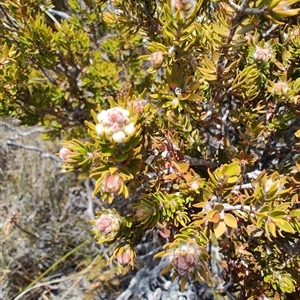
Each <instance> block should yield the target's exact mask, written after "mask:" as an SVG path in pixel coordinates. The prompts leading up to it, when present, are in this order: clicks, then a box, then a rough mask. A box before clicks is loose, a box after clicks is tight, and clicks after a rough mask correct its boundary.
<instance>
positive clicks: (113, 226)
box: [95, 211, 121, 239]
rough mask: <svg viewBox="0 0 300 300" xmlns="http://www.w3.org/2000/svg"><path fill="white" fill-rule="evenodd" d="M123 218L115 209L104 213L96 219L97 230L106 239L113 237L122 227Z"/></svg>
mask: <svg viewBox="0 0 300 300" xmlns="http://www.w3.org/2000/svg"><path fill="white" fill-rule="evenodd" d="M120 224H121V219H120V217H119V216H118V215H116V214H115V213H114V212H113V211H111V213H104V214H102V215H101V216H100V217H99V218H98V219H97V220H96V221H95V227H96V230H97V231H98V232H99V233H100V234H101V236H102V237H105V238H106V239H113V238H114V237H115V235H116V234H117V232H118V231H119V229H120Z"/></svg>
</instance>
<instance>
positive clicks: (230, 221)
mask: <svg viewBox="0 0 300 300" xmlns="http://www.w3.org/2000/svg"><path fill="white" fill-rule="evenodd" d="M224 222H225V224H226V225H227V226H229V227H232V228H237V227H238V226H237V221H236V218H235V217H234V216H233V215H232V214H229V213H226V214H225V215H224Z"/></svg>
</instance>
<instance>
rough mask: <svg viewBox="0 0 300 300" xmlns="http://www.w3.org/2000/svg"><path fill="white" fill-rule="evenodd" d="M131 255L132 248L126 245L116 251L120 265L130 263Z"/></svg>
mask: <svg viewBox="0 0 300 300" xmlns="http://www.w3.org/2000/svg"><path fill="white" fill-rule="evenodd" d="M132 255H133V254H132V250H131V249H130V247H129V246H128V247H125V248H124V249H122V250H121V251H119V252H118V253H117V255H116V260H117V262H118V263H119V264H120V265H122V266H126V265H129V264H130V263H131V260H132Z"/></svg>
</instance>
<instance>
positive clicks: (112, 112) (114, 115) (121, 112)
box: [106, 107, 129, 125]
mask: <svg viewBox="0 0 300 300" xmlns="http://www.w3.org/2000/svg"><path fill="white" fill-rule="evenodd" d="M128 116H129V112H128V111H127V110H126V109H123V108H120V107H114V108H111V109H109V110H107V120H106V121H107V123H108V124H109V125H112V124H113V123H119V124H122V123H126V121H127V119H128Z"/></svg>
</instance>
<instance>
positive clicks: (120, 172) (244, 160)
mask: <svg viewBox="0 0 300 300" xmlns="http://www.w3.org/2000/svg"><path fill="white" fill-rule="evenodd" d="M298 2H299V1H297V0H287V1H277V0H274V1H238V2H233V1H216V2H208V1H194V0H178V1H173V0H172V1H170V0H169V1H166V2H164V1H159V0H158V1H154V0H152V1H138V0H137V1H134V2H133V1H123V0H114V1H111V2H106V1H84V2H82V1H76V0H72V1H69V6H68V8H67V12H68V14H67V15H68V16H69V17H68V18H67V19H66V20H62V21H60V22H59V21H58V20H56V18H55V15H54V14H53V10H51V9H50V6H47V5H46V4H45V3H43V5H44V6H42V8H43V10H42V12H41V5H42V3H38V2H36V1H34V3H37V4H34V3H33V2H30V1H29V2H28V4H24V3H23V4H22V5H21V4H19V6H18V5H15V6H13V5H12V4H11V3H10V2H8V3H9V4H7V5H6V6H5V7H4V5H2V14H4V16H5V17H6V23H5V24H6V26H3V28H2V29H1V30H2V34H3V32H8V33H9V34H8V35H7V34H6V36H8V37H7V38H6V40H7V41H6V44H5V45H3V53H4V54H3V58H2V62H3V63H2V69H1V72H3V73H4V78H5V80H4V83H3V92H2V95H4V97H6V98H5V99H6V101H3V102H2V103H1V106H0V109H1V112H3V113H9V114H11V115H16V116H18V117H20V118H21V119H22V120H24V122H26V123H32V122H37V121H40V122H45V124H52V125H53V124H54V123H55V126H57V127H58V128H59V129H61V128H62V129H66V128H68V127H69V126H73V125H72V124H71V122H70V119H69V115H70V113H71V111H72V113H74V112H75V108H78V107H79V108H80V109H83V110H84V111H85V114H84V115H81V117H78V116H76V117H75V116H73V119H72V121H74V125H77V124H78V123H80V122H81V121H83V119H87V120H86V121H85V125H86V127H87V128H88V130H87V134H85V133H83V130H82V128H79V129H76V130H75V133H76V134H77V139H66V140H65V141H64V142H63V147H64V148H63V150H62V151H61V152H60V156H61V158H62V160H63V163H64V164H63V168H64V169H65V171H73V170H81V171H82V172H83V173H85V174H87V175H88V176H90V177H91V178H94V179H95V188H94V192H93V194H94V195H96V194H100V195H101V197H102V200H103V201H108V202H109V203H113V201H122V202H123V201H127V203H128V211H126V212H124V211H117V210H106V211H103V212H98V213H97V216H96V219H95V220H92V221H91V224H94V229H92V231H93V233H94V234H95V239H96V241H97V242H99V243H102V242H104V241H106V242H109V243H114V245H115V250H114V252H113V253H112V255H111V259H110V261H113V260H114V259H116V261H117V262H118V263H119V264H120V265H131V266H132V267H134V259H135V256H136V254H135V252H134V248H135V246H136V245H137V244H138V243H139V241H140V240H141V239H142V237H143V236H144V235H145V233H146V231H149V230H152V231H153V232H154V233H157V234H159V233H160V234H161V236H163V237H164V238H165V245H164V249H163V250H162V251H161V252H160V253H157V255H156V256H157V257H166V258H168V259H169V262H170V265H169V266H168V267H167V268H166V269H165V271H170V270H173V271H172V272H173V273H172V274H173V279H175V278H176V277H180V278H181V288H182V289H184V287H185V284H186V282H187V281H188V280H189V279H192V278H195V279H197V280H199V281H205V282H206V283H208V284H210V285H214V282H213V280H212V277H211V274H210V273H211V270H209V259H210V258H209V254H210V253H209V249H210V247H209V246H210V245H212V244H214V245H217V246H218V247H219V250H220V252H221V255H222V266H223V270H224V271H223V278H222V280H223V282H222V284H221V285H218V289H217V290H218V292H219V294H221V295H225V294H227V295H231V297H232V298H239V299H269V298H274V299H287V297H288V295H292V294H294V295H297V294H299V292H300V281H299V278H300V255H299V254H300V240H299V233H300V199H299V191H300V161H299V149H300V143H299V138H300V131H299V125H300V122H299V114H300V110H299V108H300V103H299V101H300V94H299V91H300V79H299V75H300V68H299V56H300V51H299V47H300V35H299V22H300V20H299V11H300V9H299V8H297V7H299V3H298ZM83 3H84V5H83ZM21 6H22V7H23V8H24V7H25V8H26V9H29V7H30V9H31V11H32V14H34V15H35V16H36V17H35V18H34V19H33V18H31V19H30V20H28V23H27V22H25V19H24V18H25V16H27V14H28V12H27V14H26V13H24V9H22V10H21V9H19V7H21ZM7 11H9V13H8V12H7ZM51 12H52V13H51ZM22 13H23V14H25V15H22ZM44 13H46V14H44ZM46 15H47V16H48V17H49V16H50V17H51V18H50V20H48V23H49V22H50V23H51V21H54V23H53V24H52V23H51V24H52V26H54V27H52V28H50V27H49V26H50V25H46V20H47V19H46ZM16 22H17V23H16ZM16 24H17V25H16ZM25 24H26V26H25ZM14 26H17V28H18V34H15V30H14ZM95 32H96V33H95ZM49 37H51V39H50V38H49ZM38 42H39V44H37V43H38ZM121 45H122V46H123V48H121ZM138 56H139V58H138ZM21 62H22V65H23V67H22V71H21V72H20V71H19V69H18V64H19V65H20V64H21ZM146 69H147V73H146V71H145V70H146ZM45 70H47V71H45ZM73 71H74V72H73ZM37 74H38V76H39V77H37ZM49 74H51V76H50V77H49ZM145 74H147V75H145ZM40 76H42V77H43V80H42V81H39V80H37V78H40ZM47 77H48V80H46V79H47ZM21 78H23V79H22V80H21ZM24 82H26V83H27V82H28V83H29V84H24ZM41 94H42V95H43V96H42V98H41ZM26 101H29V103H30V105H26V106H25V107H24V105H25V104H27V103H26ZM39 105H41V106H39ZM43 107H44V108H45V109H44V108H43ZM21 108H22V109H21ZM40 108H42V109H41V112H38V111H37V110H38V109H40ZM91 108H92V111H91V118H89V117H88V115H87V111H88V110H89V109H91ZM29 120H30V121H29ZM45 120H47V122H46V121H45ZM53 120H54V123H51V122H52V121H53ZM66 120H67V121H66ZM65 122H66V123H65ZM75 133H74V132H73V134H75ZM80 134H81V135H80ZM116 199H117V200H116ZM108 219H109V220H110V221H109V222H108ZM103 220H104V221H106V222H107V223H108V227H109V226H112V225H111V223H112V224H113V225H114V226H113V228H111V227H109V229H110V231H109V232H106V231H105V230H106V229H105V228H104V229H103V228H102V227H101V230H100V229H99V228H100V227H99V226H97V224H98V225H99V223H102V222H104V221H103Z"/></svg>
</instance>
